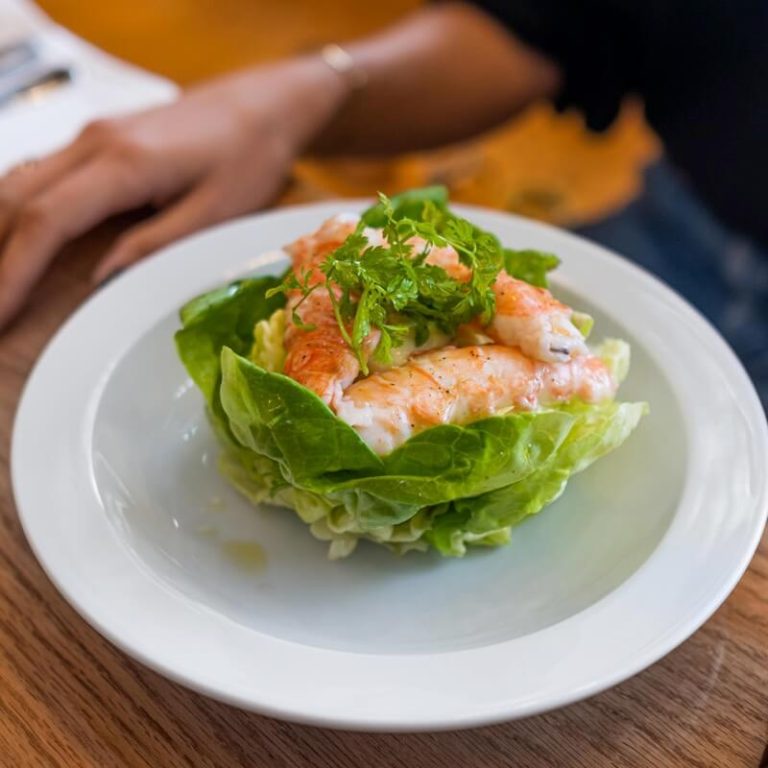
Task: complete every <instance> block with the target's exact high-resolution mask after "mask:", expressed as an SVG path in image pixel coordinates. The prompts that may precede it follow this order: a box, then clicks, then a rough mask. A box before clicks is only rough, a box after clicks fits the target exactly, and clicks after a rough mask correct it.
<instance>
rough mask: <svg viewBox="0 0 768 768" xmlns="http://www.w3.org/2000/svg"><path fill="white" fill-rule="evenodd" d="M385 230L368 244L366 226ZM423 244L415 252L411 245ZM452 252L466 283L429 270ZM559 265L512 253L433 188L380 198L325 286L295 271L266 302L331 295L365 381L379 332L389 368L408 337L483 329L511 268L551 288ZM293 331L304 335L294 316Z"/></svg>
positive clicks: (333, 257)
mask: <svg viewBox="0 0 768 768" xmlns="http://www.w3.org/2000/svg"><path fill="white" fill-rule="evenodd" d="M367 226H370V227H378V228H381V229H382V230H383V234H384V238H385V241H386V244H385V245H371V244H370V243H369V241H368V239H367V238H366V236H365V234H364V229H365V227H367ZM413 237H419V238H421V239H422V240H424V242H425V243H426V245H425V247H423V248H421V250H419V251H416V249H415V248H414V246H413V245H412V244H409V243H408V240H409V239H411V238H413ZM432 246H436V247H446V246H450V247H452V248H453V249H454V250H455V251H456V253H457V254H458V257H459V260H460V262H461V263H462V264H464V265H465V266H466V267H467V268H468V269H469V271H470V277H469V279H468V280H466V281H460V280H456V279H454V278H453V277H451V276H450V275H449V274H448V273H447V272H446V271H445V270H444V269H443V268H442V267H440V266H437V265H434V264H427V263H426V257H427V254H428V252H429V249H430V247H432ZM556 265H557V258H556V257H554V256H551V255H549V254H540V253H539V252H537V251H508V250H505V249H504V248H502V246H501V244H500V242H499V241H498V239H497V238H496V237H495V236H493V235H492V234H490V233H489V232H485V231H483V230H481V229H479V228H478V227H476V226H475V225H474V224H472V223H471V222H469V221H467V220H466V219H464V218H461V217H459V216H457V215H456V214H454V213H452V212H451V211H449V210H448V206H447V193H446V190H445V188H443V187H429V188H426V189H422V190H415V191H413V192H409V193H405V194H403V195H400V196H396V197H394V198H392V199H390V198H388V197H387V196H386V195H383V194H379V202H378V204H377V205H375V206H373V207H372V208H369V209H368V210H367V211H366V212H365V213H364V214H363V215H362V217H361V219H360V222H359V224H358V226H357V228H356V229H355V231H354V232H353V233H352V234H350V235H349V236H348V237H347V239H346V240H345V241H344V242H343V243H342V244H341V245H340V246H339V247H338V248H337V249H336V250H335V251H333V252H332V253H330V254H329V255H328V256H327V257H326V258H325V260H324V261H323V262H322V263H321V264H320V265H319V269H320V270H321V271H322V272H323V274H324V275H325V283H324V284H323V283H318V282H317V281H316V280H311V276H310V273H309V272H307V273H304V274H302V275H300V276H297V275H296V274H295V273H294V272H291V273H290V274H289V275H288V276H287V277H286V278H285V280H284V281H283V283H282V284H281V285H280V286H279V287H277V288H273V289H272V290H271V291H270V292H268V294H267V295H272V294H274V293H277V292H284V293H287V292H289V291H299V292H300V293H301V294H302V299H301V301H300V302H299V305H300V304H301V302H303V301H304V300H305V299H306V298H307V296H309V295H310V294H311V293H312V292H313V291H315V290H318V289H320V290H327V291H328V296H329V298H330V301H331V306H332V307H333V311H334V314H335V316H336V321H337V322H338V325H339V329H340V331H341V334H342V336H343V337H344V340H345V341H346V342H347V344H348V345H349V346H350V348H351V349H352V350H353V351H354V352H355V354H356V355H357V357H358V360H359V361H360V367H361V370H362V372H363V373H364V374H367V373H368V365H367V360H366V356H365V354H364V350H363V345H364V342H365V339H366V338H367V337H368V335H369V334H370V333H371V331H372V330H373V329H374V328H376V329H378V331H379V333H380V340H379V343H378V346H377V348H376V351H375V352H374V356H375V358H376V359H377V360H379V361H381V362H384V363H387V362H390V361H391V352H392V348H393V347H394V346H398V345H400V344H402V343H403V342H404V341H405V340H406V339H407V338H409V337H410V336H411V335H412V336H413V338H414V341H415V344H416V345H417V346H418V345H421V344H423V343H424V342H426V340H427V339H428V338H429V335H430V333H431V332H432V330H433V329H437V330H439V331H441V332H442V333H445V334H447V335H448V336H449V337H450V336H453V335H454V334H455V332H456V329H457V328H458V327H459V326H460V325H463V324H465V323H468V322H469V321H470V320H472V319H474V318H479V320H480V322H481V323H482V324H483V325H485V324H487V323H489V322H490V320H491V319H492V317H493V314H494V311H495V308H496V301H495V297H494V293H493V284H494V282H495V281H496V277H497V275H498V274H499V272H500V271H501V270H502V269H504V268H506V269H507V271H508V272H510V274H513V275H514V276H517V275H518V274H519V275H520V277H521V279H525V280H527V281H528V282H531V283H533V284H539V285H540V284H542V283H543V284H546V271H547V270H548V269H552V268H553V267H554V266H556ZM299 305H297V306H296V307H295V308H294V312H293V322H294V324H295V325H296V326H297V327H299V328H303V329H305V330H308V329H310V328H311V326H308V325H306V324H304V323H303V322H302V320H301V317H300V315H299V314H298V312H297V310H298V308H299Z"/></svg>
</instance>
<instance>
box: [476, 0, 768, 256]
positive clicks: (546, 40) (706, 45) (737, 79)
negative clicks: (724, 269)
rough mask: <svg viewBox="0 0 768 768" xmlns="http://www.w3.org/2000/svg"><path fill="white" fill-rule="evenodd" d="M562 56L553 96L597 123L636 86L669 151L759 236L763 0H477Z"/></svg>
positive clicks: (764, 155)
mask: <svg viewBox="0 0 768 768" xmlns="http://www.w3.org/2000/svg"><path fill="white" fill-rule="evenodd" d="M476 4H477V5H478V6H480V7H482V8H484V9H485V10H486V11H488V12H490V13H491V14H492V15H493V16H495V17H496V18H497V19H498V20H500V21H501V22H503V23H504V24H505V25H506V26H507V27H508V28H509V29H510V30H511V31H512V32H513V33H514V34H515V35H516V36H518V37H519V38H520V39H521V40H523V41H525V42H527V43H529V44H530V45H531V46H532V47H534V48H537V49H538V50H540V51H541V52H543V53H544V54H546V55H548V56H549V57H550V58H552V59H553V60H555V61H556V62H557V63H558V64H559V65H560V67H561V69H562V72H563V76H564V87H563V90H562V92H561V93H560V95H559V97H558V106H559V107H561V108H562V107H569V106H575V107H577V108H578V109H580V110H581V111H583V112H584V114H585V116H586V120H587V124H588V125H589V127H590V128H592V129H593V130H602V129H604V128H606V127H607V126H608V125H609V124H610V123H611V121H612V120H613V119H614V117H615V116H616V114H617V112H618V109H619V105H620V102H621V100H622V98H623V97H624V96H625V95H627V94H632V93H634V94H638V95H640V96H641V97H642V99H643V100H644V102H645V107H646V114H647V117H648V121H649V123H650V124H651V125H652V126H653V128H654V129H655V130H656V131H657V132H658V134H659V135H660V136H661V138H662V140H663V142H664V144H665V148H666V151H667V154H668V156H669V157H670V158H671V159H672V161H673V162H674V163H675V164H676V165H677V166H678V167H679V168H680V169H681V170H683V171H684V172H685V174H686V175H687V177H688V179H689V181H690V183H691V185H692V186H693V188H694V189H695V190H696V191H697V192H698V194H699V196H700V197H701V198H702V199H703V200H704V201H705V202H706V203H707V204H708V205H709V207H710V209H711V210H712V211H713V212H714V213H716V214H717V215H718V216H719V217H720V219H721V220H722V221H723V222H724V223H725V224H726V225H728V226H730V227H732V228H734V229H736V230H739V231H741V232H743V233H744V234H747V235H749V236H751V237H752V238H754V239H755V240H757V241H759V242H760V243H761V244H762V245H763V246H768V178H767V177H768V0H699V1H698V2H695V1H694V0H638V1H637V2H629V1H627V0H579V1H578V2H576V1H575V0H509V2H503V0H478V2H477V3H476Z"/></svg>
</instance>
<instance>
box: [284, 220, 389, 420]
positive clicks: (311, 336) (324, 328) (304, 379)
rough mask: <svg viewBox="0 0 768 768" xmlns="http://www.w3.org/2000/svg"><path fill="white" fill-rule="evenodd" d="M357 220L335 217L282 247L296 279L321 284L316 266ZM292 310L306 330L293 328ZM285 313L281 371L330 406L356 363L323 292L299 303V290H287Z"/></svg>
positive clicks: (353, 376) (351, 378) (322, 277)
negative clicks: (283, 355) (291, 263)
mask: <svg viewBox="0 0 768 768" xmlns="http://www.w3.org/2000/svg"><path fill="white" fill-rule="evenodd" d="M357 221H358V219H357V217H356V216H351V215H345V214H341V215H339V216H334V217H333V218H330V219H328V220H327V221H325V222H324V223H323V224H322V225H321V226H320V228H319V229H318V230H317V231H316V232H314V233H313V234H311V235H305V236H304V237H300V238H299V239H298V240H296V241H295V242H293V243H292V244H291V245H289V246H288V247H287V248H286V251H287V252H288V253H289V254H290V255H291V257H292V259H293V271H294V272H295V273H296V275H297V277H299V278H301V279H302V280H303V279H304V278H305V276H308V278H309V282H310V284H317V283H323V282H325V275H323V273H322V272H321V270H320V269H319V268H318V267H319V265H320V263H321V262H322V260H323V259H324V258H325V256H327V255H328V254H329V253H331V252H332V251H334V250H335V249H336V248H338V247H339V246H340V245H341V244H342V243H343V242H344V240H345V239H346V238H347V236H348V235H350V234H351V233H352V232H353V231H354V229H355V227H356V225H357ZM294 310H295V311H296V314H297V315H298V316H299V318H300V319H301V322H302V324H304V325H307V326H313V327H312V329H311V330H305V329H302V328H297V327H296V324H295V323H294V322H293V313H294ZM287 317H288V321H287V323H286V328H285V349H286V357H285V365H284V367H283V372H284V373H285V374H286V376H290V377H291V378H292V379H295V380H296V381H298V382H299V384H303V385H304V386H305V387H307V389H310V390H312V392H314V393H315V394H316V395H318V397H320V398H321V399H322V400H323V401H324V402H325V403H326V404H327V405H333V404H334V403H336V402H337V400H338V399H339V398H340V397H341V394H342V393H343V391H344V389H346V387H348V386H349V385H350V384H351V383H352V382H353V381H354V380H355V379H356V378H357V376H358V374H359V373H360V363H359V361H358V359H357V357H356V355H355V353H354V352H353V351H352V350H351V349H350V348H349V345H348V344H347V342H346V341H345V340H344V337H343V336H342V334H341V330H340V329H339V326H338V323H337V322H336V316H335V315H334V313H333V306H332V305H331V299H330V297H329V296H328V293H327V291H325V290H324V289H323V288H317V289H316V290H315V291H313V292H312V293H311V294H309V296H307V297H306V299H304V300H303V301H302V295H301V293H300V292H299V291H292V292H291V293H290V294H289V295H288V314H287ZM377 341H378V339H377Z"/></svg>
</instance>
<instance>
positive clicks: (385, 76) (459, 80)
mask: <svg viewBox="0 0 768 768" xmlns="http://www.w3.org/2000/svg"><path fill="white" fill-rule="evenodd" d="M345 49H346V50H347V51H348V52H349V53H350V54H351V56H352V58H353V60H354V63H355V66H356V67H358V68H359V69H360V70H362V72H364V73H365V76H366V79H367V82H366V84H365V85H364V87H362V88H361V89H359V90H355V89H352V88H350V92H349V94H348V98H347V99H346V100H345V101H344V102H343V105H342V106H341V107H340V108H339V109H338V111H337V112H336V113H335V116H334V117H333V118H332V119H330V121H329V122H328V123H327V124H326V126H325V128H324V130H323V131H322V132H321V133H320V134H319V136H318V137H317V138H316V139H315V141H314V142H312V143H311V145H310V147H311V150H312V151H314V152H319V153H330V154H334V153H339V154H348V153H376V154H379V153H388V152H400V151H407V150H416V149H423V148H428V147H435V146H439V145H442V144H446V143H450V142H453V141H458V140H461V139H465V138H467V137H471V136H474V135H476V134H478V133H480V132H482V131H484V130H487V129H489V128H491V127H493V126H495V125H498V124H499V123H501V122H502V121H504V120H506V119H507V118H509V117H511V116H512V115H514V114H515V113H516V112H518V111H519V110H521V109H522V108H524V107H525V106H527V105H528V104H530V103H531V102H533V101H535V100H537V99H539V98H544V97H548V96H552V95H554V94H555V93H556V91H557V89H558V87H559V84H560V73H559V70H558V69H557V67H556V66H555V65H554V64H553V63H552V62H551V61H550V60H548V59H547V58H545V57H544V56H543V55H542V54H540V53H538V52H536V51H534V50H533V49H531V48H529V47H528V46H526V45H524V44H523V43H522V42H520V41H518V40H517V39H516V38H515V37H514V36H513V35H512V34H511V33H509V32H508V31H507V30H506V29H504V28H503V27H502V26H501V25H499V24H498V23H497V22H496V21H494V20H493V19H492V18H491V17H490V16H488V15H486V14H485V13H484V12H483V11H481V10H478V9H477V8H475V7H473V6H471V5H469V4H464V3H448V4H440V5H434V6H430V7H428V8H426V9H424V10H422V11H419V12H416V13H414V14H412V15H410V16H408V17H406V18H405V19H404V20H403V21H401V22H400V23H398V24H397V25H395V26H393V27H391V28H389V29H387V30H385V31H384V32H382V33H379V34H377V35H375V36H373V37H370V38H368V39H364V40H360V41H356V42H353V43H350V44H348V45H345ZM320 64H321V65H325V66H328V65H327V64H325V62H320Z"/></svg>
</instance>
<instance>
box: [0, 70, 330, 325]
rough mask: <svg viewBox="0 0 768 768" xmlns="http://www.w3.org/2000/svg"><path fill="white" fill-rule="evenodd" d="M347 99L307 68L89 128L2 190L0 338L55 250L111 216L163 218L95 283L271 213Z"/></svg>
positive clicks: (103, 267) (130, 239) (149, 224)
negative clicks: (226, 223)
mask: <svg viewBox="0 0 768 768" xmlns="http://www.w3.org/2000/svg"><path fill="white" fill-rule="evenodd" d="M344 88H345V86H344V83H343V81H342V80H341V79H340V78H338V77H337V76H336V74H335V73H334V72H333V71H332V70H330V68H328V67H327V66H325V65H324V64H323V63H322V62H316V61H314V60H311V59H306V60H296V61H292V62H287V63H285V64H280V65H276V66H274V67H270V68H264V69H259V70H253V71H250V72H244V73H241V74H236V75H232V76H229V77H227V78H224V79H221V80H218V81H214V82H212V83H210V84H208V85H205V86H202V87H199V88H197V89H195V90H192V91H190V92H188V93H187V94H185V95H184V96H182V97H181V98H180V99H179V100H178V101H176V102H174V103H172V104H169V105H167V106H163V107H160V108H157V109H152V110H150V111H146V112H140V113H137V114H134V115H129V116H127V117H123V118H120V119H114V120H100V121H98V122H95V123H92V124H90V125H88V126H87V127H86V128H85V129H84V130H83V132H82V133H81V134H80V136H79V137H78V138H77V139H76V140H75V141H74V142H73V143H72V144H70V145H69V146H68V147H66V148H64V149H62V150H61V151H59V152H56V153H55V154H52V155H50V156H48V157H45V158H42V159H41V160H39V161H36V162H33V163H28V164H25V165H24V166H21V167H19V168H17V169H16V170H14V171H11V172H10V173H8V174H7V175H6V176H4V177H2V178H0V328H2V326H4V325H5V324H6V323H7V322H8V320H9V319H10V318H11V317H13V315H15V314H16V313H17V312H18V310H19V309H20V308H21V307H22V306H23V304H24V302H25V301H26V299H27V297H28V295H29V293H30V291H31V290H32V288H33V286H34V285H35V283H36V282H37V281H38V280H39V278H40V277H41V275H42V274H43V273H44V272H45V270H46V268H47V267H48V265H49V264H50V263H51V261H52V259H53V258H54V256H55V255H56V252H57V251H58V250H59V248H60V247H61V246H62V245H63V244H64V243H66V242H67V241H69V240H71V239H73V238H75V237H77V236H78V235H80V234H82V233H83V232H85V231H87V230H88V229H90V228H92V227H93V226H94V225H96V224H97V223H99V222H100V221H102V220H103V219H105V218H107V217H108V216H111V215H113V214H116V213H119V212H122V211H127V210H130V209H135V208H139V207H142V206H145V205H151V206H154V207H155V208H156V209H158V213H157V214H156V215H155V216H153V217H151V218H150V219H148V220H146V221H144V222H142V223H140V224H138V225H136V226H135V227H133V228H132V229H129V230H128V231H127V232H125V234H123V235H122V236H121V237H120V238H119V239H118V240H117V242H116V243H115V245H114V247H113V248H112V249H111V251H110V252H109V253H107V254H106V255H105V256H104V257H103V259H102V260H101V262H100V263H99V264H98V266H97V268H96V270H95V272H94V275H93V280H94V282H96V283H99V282H101V281H103V280H104V279H106V278H107V277H108V276H109V275H110V274H112V273H113V272H114V271H116V270H118V269H121V268H123V267H125V266H127V265H129V264H132V263H133V262H135V261H137V260H139V259H141V258H142V257H144V256H146V255H147V254H149V253H151V252H153V251H155V250H157V249H158V248H160V247H161V246H163V245H165V244H167V243H169V242H171V241H172V240H174V239H176V238H179V237H181V236H183V235H185V234H188V233H190V232H192V231H194V230H196V229H199V228H201V227H203V226H207V225H210V224H213V223H215V222H219V221H222V220H224V219H227V218H230V217H233V216H236V215H239V214H242V213H245V212H247V211H251V210H255V209H257V208H260V207H262V206H264V205H266V204H267V203H268V202H269V201H270V200H271V199H272V198H273V197H274V196H275V195H276V194H277V192H278V191H279V189H280V187H281V184H282V183H283V181H284V179H285V177H286V175H287V173H288V171H289V169H290V167H291V163H292V161H293V160H294V158H295V157H296V155H297V154H298V153H299V152H300V151H301V150H302V148H303V147H304V146H305V145H306V144H307V142H308V141H310V140H311V139H312V137H313V136H314V135H316V134H317V133H318V132H319V131H320V130H321V129H322V127H323V126H324V125H325V123H326V122H327V121H328V120H329V119H330V118H331V117H332V115H333V113H334V112H335V110H336V109H337V108H338V106H339V104H340V103H341V101H342V100H343V98H344V95H345V93H344Z"/></svg>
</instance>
